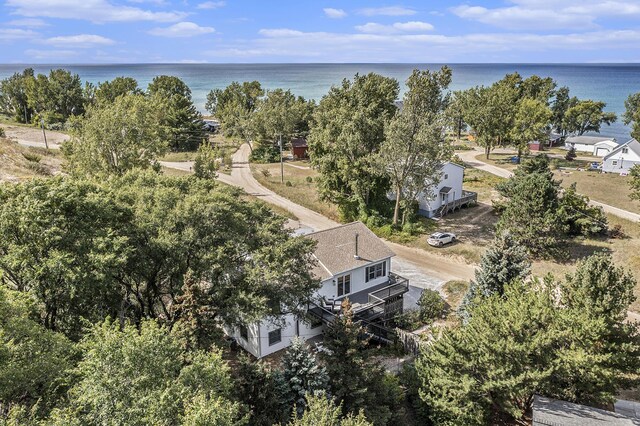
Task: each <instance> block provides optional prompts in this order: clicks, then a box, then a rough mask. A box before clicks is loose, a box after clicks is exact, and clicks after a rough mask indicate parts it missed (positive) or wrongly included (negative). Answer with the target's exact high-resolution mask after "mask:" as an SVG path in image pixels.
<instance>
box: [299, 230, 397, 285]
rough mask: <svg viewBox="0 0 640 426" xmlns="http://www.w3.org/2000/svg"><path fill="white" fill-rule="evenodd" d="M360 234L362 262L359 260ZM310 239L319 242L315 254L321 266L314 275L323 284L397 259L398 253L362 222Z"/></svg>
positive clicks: (314, 234)
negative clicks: (327, 280)
mask: <svg viewBox="0 0 640 426" xmlns="http://www.w3.org/2000/svg"><path fill="white" fill-rule="evenodd" d="M356 234H358V255H359V256H360V258H359V259H357V258H356V257H355V255H356ZM306 237H308V238H311V239H313V240H316V241H317V242H318V244H317V245H316V249H315V251H314V255H315V257H316V259H317V260H318V265H317V266H316V267H315V268H314V270H313V273H314V274H315V275H316V276H317V277H318V278H320V279H321V280H326V279H328V278H331V277H332V276H334V275H338V274H341V273H343V272H346V271H350V270H352V269H356V268H359V267H361V266H365V265H368V264H369V263H373V262H378V261H380V260H383V259H387V258H389V257H392V256H395V253H394V252H393V251H391V249H389V247H387V245H386V244H385V243H384V242H383V241H382V240H381V239H380V238H378V237H377V236H376V234H374V233H373V232H371V230H370V229H369V228H367V227H366V226H365V225H364V224H363V223H362V222H353V223H349V224H347V225H342V226H338V227H335V228H331V229H327V230H324V231H318V232H314V233H312V234H308V235H306Z"/></svg>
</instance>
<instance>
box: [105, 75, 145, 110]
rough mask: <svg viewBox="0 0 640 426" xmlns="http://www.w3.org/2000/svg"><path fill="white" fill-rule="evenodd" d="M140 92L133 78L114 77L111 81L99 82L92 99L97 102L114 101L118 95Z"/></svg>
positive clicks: (107, 102) (137, 93)
mask: <svg viewBox="0 0 640 426" xmlns="http://www.w3.org/2000/svg"><path fill="white" fill-rule="evenodd" d="M142 93H143V92H142V89H140V87H138V81H137V80H136V79H135V78H133V77H116V78H114V79H113V80H111V81H105V82H103V83H99V84H98V87H97V88H96V90H95V95H94V99H95V101H96V102H98V103H101V104H109V103H113V102H115V100H116V98H117V97H118V96H123V95H141V94H142Z"/></svg>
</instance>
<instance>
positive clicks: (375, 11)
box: [358, 6, 417, 16]
mask: <svg viewBox="0 0 640 426" xmlns="http://www.w3.org/2000/svg"><path fill="white" fill-rule="evenodd" d="M358 13H359V14H361V15H364V16H407V15H415V14H416V13H417V12H416V11H415V10H413V9H410V8H408V7H402V6H387V7H366V8H364V9H360V10H359V11H358Z"/></svg>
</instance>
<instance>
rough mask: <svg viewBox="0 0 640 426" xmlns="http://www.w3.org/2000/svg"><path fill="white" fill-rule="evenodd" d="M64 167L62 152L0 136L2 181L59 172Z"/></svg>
mask: <svg viewBox="0 0 640 426" xmlns="http://www.w3.org/2000/svg"><path fill="white" fill-rule="evenodd" d="M61 169H62V153H61V152H59V151H56V150H46V149H45V148H37V147H25V146H22V145H19V144H17V143H16V142H14V141H12V140H9V139H4V138H0V181H12V182H15V181H20V180H23V179H29V178H34V177H46V176H52V175H54V174H57V173H59V172H60V170H61Z"/></svg>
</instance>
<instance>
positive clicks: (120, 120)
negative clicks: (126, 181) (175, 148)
mask: <svg viewBox="0 0 640 426" xmlns="http://www.w3.org/2000/svg"><path fill="white" fill-rule="evenodd" d="M163 122H164V119H163V110H162V108H161V106H160V104H158V102H157V101H156V100H155V99H153V98H152V99H148V98H146V97H145V96H143V95H125V96H119V97H117V98H116V99H115V101H114V102H112V103H106V104H101V103H99V104H96V105H95V106H93V107H90V108H89V110H88V111H87V113H86V114H85V116H84V117H83V118H81V119H79V120H78V121H77V122H75V123H74V126H73V132H72V138H71V140H70V141H68V142H66V143H64V144H63V146H62V152H63V153H64V155H65V157H66V158H67V161H68V165H67V166H68V169H69V171H70V172H71V173H72V174H75V175H89V176H91V175H110V174H116V175H122V174H124V173H125V172H127V171H128V170H131V169H133V168H148V167H151V166H152V165H154V164H155V162H156V159H157V158H158V157H159V156H160V155H162V154H164V153H165V152H166V150H167V144H166V140H165V134H166V132H165V128H164V125H163Z"/></svg>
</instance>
